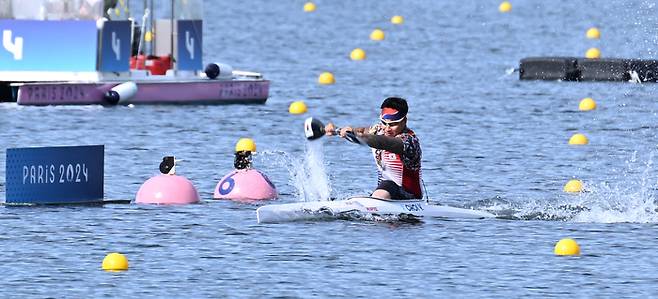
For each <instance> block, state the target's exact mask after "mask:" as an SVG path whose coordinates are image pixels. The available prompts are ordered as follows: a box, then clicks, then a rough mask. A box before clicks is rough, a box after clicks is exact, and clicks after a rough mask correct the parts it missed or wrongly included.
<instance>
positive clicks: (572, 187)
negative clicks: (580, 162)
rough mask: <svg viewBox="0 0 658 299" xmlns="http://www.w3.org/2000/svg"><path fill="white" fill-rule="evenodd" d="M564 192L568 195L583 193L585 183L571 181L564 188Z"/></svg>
mask: <svg viewBox="0 0 658 299" xmlns="http://www.w3.org/2000/svg"><path fill="white" fill-rule="evenodd" d="M562 191H564V192H568V193H576V192H582V191H583V182H581V181H580V180H576V179H574V180H569V181H568V182H567V183H566V184H565V185H564V188H563V189H562Z"/></svg>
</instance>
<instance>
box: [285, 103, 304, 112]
mask: <svg viewBox="0 0 658 299" xmlns="http://www.w3.org/2000/svg"><path fill="white" fill-rule="evenodd" d="M306 111H308V108H307V107H306V104H304V101H294V102H292V103H290V106H289V107H288V112H290V114H304V113H306Z"/></svg>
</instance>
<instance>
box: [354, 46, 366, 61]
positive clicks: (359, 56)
mask: <svg viewBox="0 0 658 299" xmlns="http://www.w3.org/2000/svg"><path fill="white" fill-rule="evenodd" d="M350 59H352V60H364V59H366V51H363V49H361V48H356V49H354V50H352V52H351V53H350Z"/></svg>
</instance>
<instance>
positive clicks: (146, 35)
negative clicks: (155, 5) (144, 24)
mask: <svg viewBox="0 0 658 299" xmlns="http://www.w3.org/2000/svg"><path fill="white" fill-rule="evenodd" d="M144 40H145V41H147V42H150V41H152V40H153V32H151V31H146V33H144Z"/></svg>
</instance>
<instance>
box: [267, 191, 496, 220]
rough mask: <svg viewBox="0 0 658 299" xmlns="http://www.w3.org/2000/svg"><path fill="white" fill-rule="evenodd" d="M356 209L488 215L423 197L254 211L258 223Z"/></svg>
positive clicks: (384, 212) (315, 203) (376, 212)
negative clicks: (438, 203)
mask: <svg viewBox="0 0 658 299" xmlns="http://www.w3.org/2000/svg"><path fill="white" fill-rule="evenodd" d="M348 212H357V213H362V214H371V215H379V216H381V215H394V216H399V215H413V216H416V217H446V218H470V219H481V218H492V217H495V215H493V214H491V213H489V212H485V211H479V210H471V209H462V208H455V207H450V206H441V205H435V204H431V203H427V202H426V201H424V200H390V199H379V198H374V197H351V198H348V199H345V200H334V201H312V202H295V203H286V204H273V205H265V206H262V207H260V208H258V209H257V210H256V217H257V219H258V223H272V222H285V221H295V220H308V219H316V218H318V217H319V216H320V217H322V216H324V217H326V216H336V215H341V214H342V213H348Z"/></svg>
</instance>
